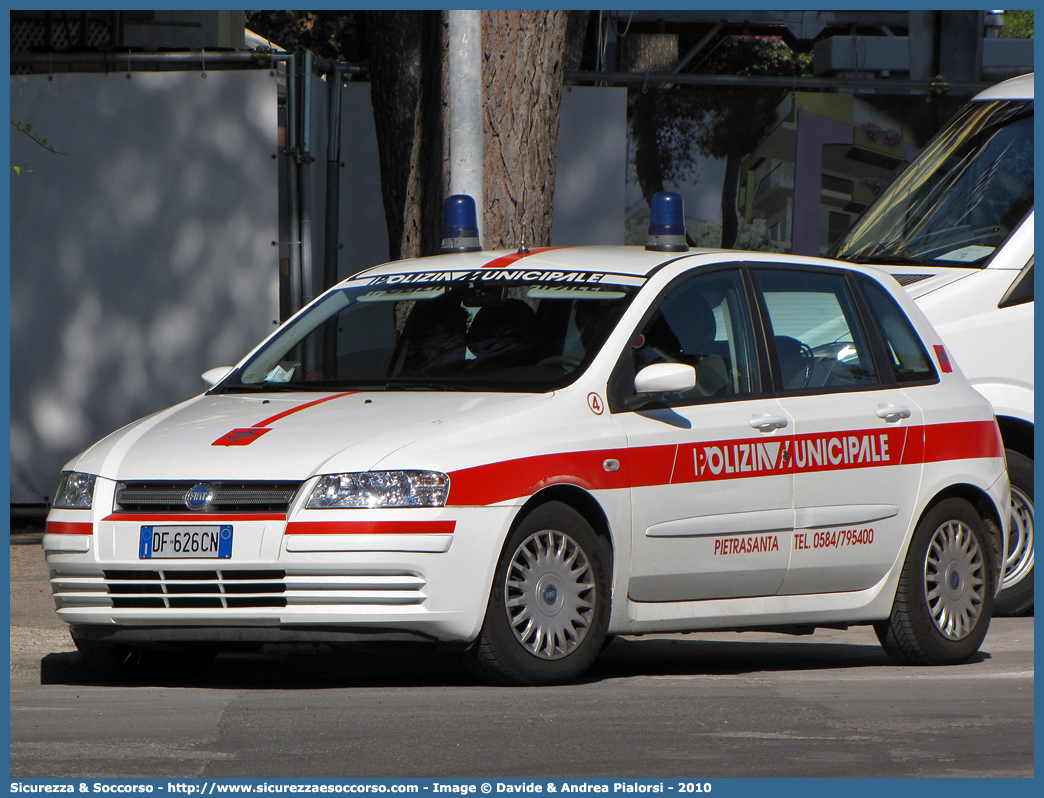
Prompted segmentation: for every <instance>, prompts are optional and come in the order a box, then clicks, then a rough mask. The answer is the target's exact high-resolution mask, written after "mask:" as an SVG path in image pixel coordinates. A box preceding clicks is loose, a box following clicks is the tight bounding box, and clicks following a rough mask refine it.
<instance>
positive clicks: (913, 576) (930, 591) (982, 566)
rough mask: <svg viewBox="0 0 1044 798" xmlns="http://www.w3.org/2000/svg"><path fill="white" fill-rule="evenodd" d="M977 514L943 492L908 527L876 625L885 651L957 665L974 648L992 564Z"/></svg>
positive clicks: (988, 601) (903, 660) (901, 658)
mask: <svg viewBox="0 0 1044 798" xmlns="http://www.w3.org/2000/svg"><path fill="white" fill-rule="evenodd" d="M990 551H991V548H990V541H989V540H988V539H987V532H986V526H985V525H984V524H983V522H982V519H981V518H980V517H979V514H978V513H977V512H976V511H975V508H974V507H972V505H971V504H969V503H968V502H967V501H965V500H964V499H945V500H944V501H941V502H940V503H939V504H937V505H936V506H935V507H933V508H932V509H930V510H929V511H928V512H927V513H926V514H925V515H924V517H923V518H921V520H920V522H919V523H918V524H917V529H916V530H915V531H914V534H913V539H912V540H911V542H910V549H909V551H908V552H907V554H906V561H905V562H904V563H903V570H902V573H901V574H900V576H899V586H898V588H897V590H896V593H895V602H894V603H893V605H892V614H891V616H890V617H889V618H888V620H886V621H879V622H878V623H876V624H874V631H875V632H876V633H877V639H878V640H880V641H881V645H882V646H883V647H884V650H885V652H886V653H887V654H888V656H889V657H891V658H892V659H893V660H895V661H896V662H898V663H900V664H903V665H957V664H959V663H961V662H965V661H967V660H968V659H970V658H971V657H972V655H974V654H975V652H976V651H978V650H979V646H980V645H982V641H983V638H984V637H986V632H987V630H988V629H989V626H990V615H991V612H992V610H993V593H994V590H995V587H996V580H995V577H994V576H993V574H994V573H996V570H995V569H994V568H993V567H991V563H990V554H989V552H990Z"/></svg>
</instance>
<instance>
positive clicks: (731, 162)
mask: <svg viewBox="0 0 1044 798" xmlns="http://www.w3.org/2000/svg"><path fill="white" fill-rule="evenodd" d="M742 160H743V155H741V154H738V153H735V152H730V153H729V154H728V155H727V156H725V179H724V181H723V182H722V184H721V246H722V249H732V247H734V246H735V245H736V236H737V234H738V233H739V220H738V219H737V218H736V196H737V194H738V192H739V176H740V163H741V162H742Z"/></svg>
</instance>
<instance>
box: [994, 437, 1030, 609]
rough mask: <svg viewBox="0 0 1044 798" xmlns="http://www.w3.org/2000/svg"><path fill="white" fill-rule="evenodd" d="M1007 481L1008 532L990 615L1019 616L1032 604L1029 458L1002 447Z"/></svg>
mask: <svg viewBox="0 0 1044 798" xmlns="http://www.w3.org/2000/svg"><path fill="white" fill-rule="evenodd" d="M1004 455H1005V457H1007V459H1008V478H1009V479H1010V480H1011V533H1010V534H1009V535H1008V550H1007V552H1005V556H1004V578H1003V580H1002V581H1001V593H1000V595H999V596H997V598H996V601H995V603H994V605H993V614H994V615H997V616H1000V615H1019V614H1020V613H1022V612H1025V611H1026V610H1028V609H1029V608H1030V607H1032V606H1033V461H1032V460H1030V459H1029V458H1028V457H1026V456H1025V455H1023V454H1019V453H1018V452H1015V451H1012V450H1011V449H1005V451H1004Z"/></svg>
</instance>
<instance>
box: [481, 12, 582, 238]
mask: <svg viewBox="0 0 1044 798" xmlns="http://www.w3.org/2000/svg"><path fill="white" fill-rule="evenodd" d="M568 16H569V15H568V12H566V11H508V10H498V11H483V12H482V47H483V58H484V62H483V76H482V77H483V84H484V91H483V105H484V108H485V119H484V124H483V128H484V130H483V139H484V144H485V170H484V171H485V192H486V208H485V214H484V228H485V229H484V233H485V241H484V246H485V247H486V248H487V249H500V248H503V247H516V246H518V245H519V243H520V242H521V241H522V240H523V234H524V238H525V242H526V243H527V244H528V245H529V246H547V245H548V244H550V243H551V222H552V202H553V200H554V191H555V173H556V168H557V160H558V121H559V108H560V104H561V97H562V78H563V55H564V47H565V34H566V24H567V20H568Z"/></svg>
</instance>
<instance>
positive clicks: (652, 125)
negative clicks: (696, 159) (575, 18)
mask: <svg viewBox="0 0 1044 798" xmlns="http://www.w3.org/2000/svg"><path fill="white" fill-rule="evenodd" d="M620 61H621V69H623V71H625V72H670V71H671V70H672V69H674V67H675V65H676V64H677V63H678V36H677V34H665V33H635V34H632V35H630V36H628V37H626V38H625V39H623V41H622V43H621V45H620ZM659 92H660V89H658V88H656V87H655V86H653V87H649V86H642V87H641V88H640V89H638V88H635V89H632V90H631V139H632V142H633V146H634V170H635V176H636V177H637V178H638V186H639V187H640V188H641V190H642V196H643V197H645V203H646V204H647V205H652V197H653V194H656V193H657V192H658V191H663V190H664V187H663V166H664V153H663V152H661V151H660V128H659V124H658V123H659V120H658V118H657V110H658V109H657V99H658V94H659Z"/></svg>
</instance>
